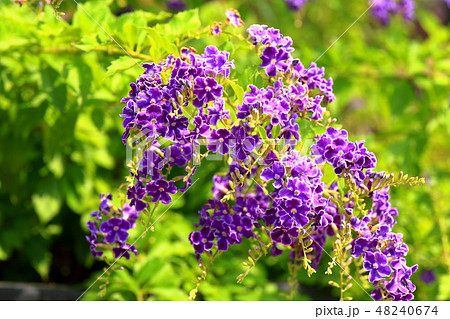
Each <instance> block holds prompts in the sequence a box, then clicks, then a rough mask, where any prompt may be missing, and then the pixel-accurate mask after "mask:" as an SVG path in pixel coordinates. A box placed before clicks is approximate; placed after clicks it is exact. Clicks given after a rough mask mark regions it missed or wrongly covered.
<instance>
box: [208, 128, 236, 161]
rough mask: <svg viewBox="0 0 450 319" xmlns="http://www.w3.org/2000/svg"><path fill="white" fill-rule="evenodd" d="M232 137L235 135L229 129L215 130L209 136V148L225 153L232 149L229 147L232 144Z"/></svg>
mask: <svg viewBox="0 0 450 319" xmlns="http://www.w3.org/2000/svg"><path fill="white" fill-rule="evenodd" d="M232 138H233V135H231V133H230V132H229V131H228V130H227V129H224V128H220V129H218V130H213V131H212V133H211V135H210V136H209V138H208V141H209V143H208V146H207V147H208V150H210V151H212V152H217V153H219V154H222V155H225V154H227V153H228V152H229V151H230V149H229V147H230V145H232V140H231V139H232Z"/></svg>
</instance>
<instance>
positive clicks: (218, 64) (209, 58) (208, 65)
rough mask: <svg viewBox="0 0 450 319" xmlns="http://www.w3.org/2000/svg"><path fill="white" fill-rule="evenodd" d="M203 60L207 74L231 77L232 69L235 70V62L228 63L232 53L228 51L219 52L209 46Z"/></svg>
mask: <svg viewBox="0 0 450 319" xmlns="http://www.w3.org/2000/svg"><path fill="white" fill-rule="evenodd" d="M201 58H202V59H203V61H204V62H203V66H204V68H205V70H204V72H205V74H212V75H213V76H216V75H217V74H222V75H223V76H224V77H228V76H229V75H230V68H231V69H234V68H235V66H234V63H233V61H228V60H229V58H230V53H228V52H226V51H219V49H217V48H216V47H215V46H213V45H209V46H207V47H206V48H205V52H204V53H203V54H202V55H201Z"/></svg>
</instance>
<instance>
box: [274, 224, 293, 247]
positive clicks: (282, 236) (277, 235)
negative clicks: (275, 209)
mask: <svg viewBox="0 0 450 319" xmlns="http://www.w3.org/2000/svg"><path fill="white" fill-rule="evenodd" d="M270 237H271V238H272V240H273V241H274V242H275V243H280V244H283V245H286V246H288V245H292V244H293V243H294V242H295V240H297V237H298V228H295V227H294V228H284V227H275V228H274V229H273V231H272V232H271V233H270Z"/></svg>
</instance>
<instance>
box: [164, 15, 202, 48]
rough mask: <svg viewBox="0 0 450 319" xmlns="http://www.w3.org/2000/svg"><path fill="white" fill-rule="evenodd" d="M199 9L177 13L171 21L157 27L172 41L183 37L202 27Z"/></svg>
mask: <svg viewBox="0 0 450 319" xmlns="http://www.w3.org/2000/svg"><path fill="white" fill-rule="evenodd" d="M201 25H202V24H201V22H200V16H199V14H198V9H197V8H196V9H193V10H187V11H183V12H180V13H177V14H176V15H174V16H173V18H172V19H171V20H170V21H169V23H165V24H158V25H156V26H155V29H156V30H158V31H159V32H161V34H164V36H165V37H167V38H168V39H169V40H170V41H174V40H175V39H177V38H178V39H181V37H182V36H184V35H186V34H188V33H189V32H193V31H197V30H198V29H199V28H200V27H201Z"/></svg>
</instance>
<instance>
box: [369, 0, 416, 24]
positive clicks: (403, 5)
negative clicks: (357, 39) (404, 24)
mask: <svg viewBox="0 0 450 319" xmlns="http://www.w3.org/2000/svg"><path fill="white" fill-rule="evenodd" d="M369 4H370V5H371V6H372V8H371V13H372V16H373V17H375V18H377V19H379V20H380V21H381V22H382V23H383V24H388V23H389V21H390V16H392V15H396V14H398V15H401V16H402V17H403V18H404V19H405V20H412V19H413V18H414V9H415V3H414V1H413V0H369Z"/></svg>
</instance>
